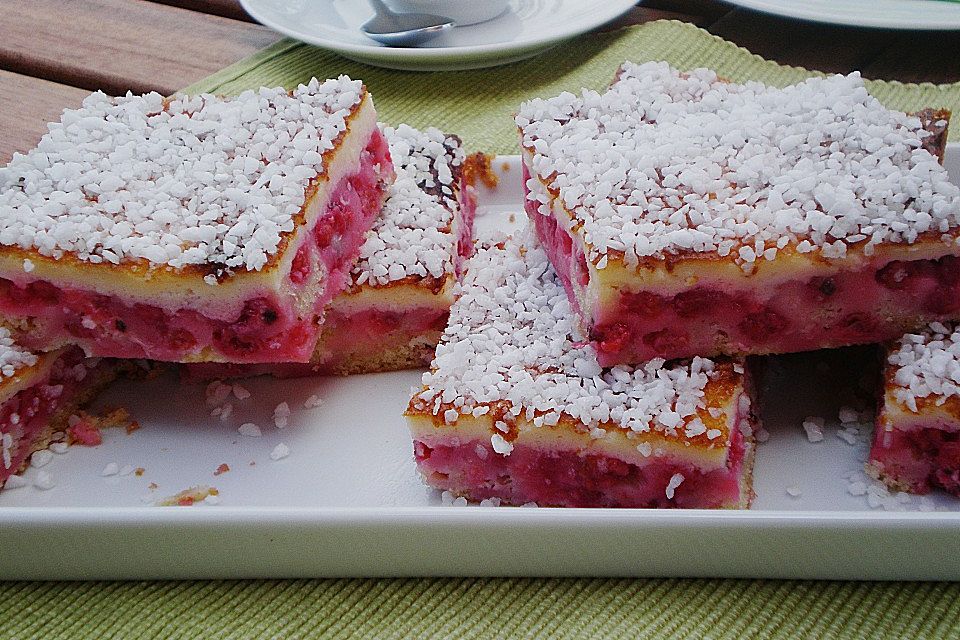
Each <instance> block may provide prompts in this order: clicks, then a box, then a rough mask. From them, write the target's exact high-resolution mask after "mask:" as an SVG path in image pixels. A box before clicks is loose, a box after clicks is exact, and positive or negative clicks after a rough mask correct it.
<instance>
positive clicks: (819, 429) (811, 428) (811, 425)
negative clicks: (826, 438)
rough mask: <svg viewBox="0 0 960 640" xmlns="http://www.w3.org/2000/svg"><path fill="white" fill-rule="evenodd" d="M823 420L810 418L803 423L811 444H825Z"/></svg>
mask: <svg viewBox="0 0 960 640" xmlns="http://www.w3.org/2000/svg"><path fill="white" fill-rule="evenodd" d="M823 424H824V422H823V418H819V417H808V418H805V419H804V421H803V430H804V431H805V432H806V434H807V440H809V441H810V442H823Z"/></svg>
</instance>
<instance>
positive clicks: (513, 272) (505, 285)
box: [412, 232, 732, 452]
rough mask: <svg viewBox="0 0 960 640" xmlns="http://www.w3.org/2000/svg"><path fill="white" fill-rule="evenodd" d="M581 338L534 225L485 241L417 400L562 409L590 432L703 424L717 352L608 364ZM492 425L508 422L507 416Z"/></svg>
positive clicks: (696, 428) (534, 414)
mask: <svg viewBox="0 0 960 640" xmlns="http://www.w3.org/2000/svg"><path fill="white" fill-rule="evenodd" d="M582 342H583V337H582V336H581V335H580V334H579V331H578V329H577V327H576V320H575V314H574V313H573V312H572V311H571V309H570V303H569V300H568V298H567V295H566V293H565V292H564V289H563V286H562V284H561V283H560V281H559V279H558V278H557V276H556V274H555V272H554V271H553V269H552V267H550V265H549V263H548V261H547V257H546V254H545V253H544V251H543V250H542V249H541V248H539V247H538V246H536V245H535V243H534V241H532V240H531V238H530V237H529V235H528V233H527V232H525V234H524V235H523V236H521V237H520V238H519V239H514V240H512V241H510V242H507V243H505V244H504V245H502V246H492V247H482V248H481V249H480V250H479V251H478V252H477V254H475V255H474V257H473V258H471V259H470V261H469V262H468V265H467V270H466V274H465V275H464V280H463V283H462V284H461V286H460V296H459V298H458V300H457V302H456V303H454V306H453V308H452V310H451V314H450V321H449V324H448V326H447V329H446V331H445V332H444V336H443V339H442V341H441V343H440V345H439V346H438V348H437V351H436V357H435V359H434V361H433V364H432V369H431V371H430V372H428V373H426V374H424V376H423V384H424V388H423V389H422V390H421V391H420V392H418V393H417V395H415V396H414V399H413V401H412V406H413V408H414V409H416V410H422V411H430V412H431V413H433V414H434V415H440V414H441V413H443V414H444V418H445V420H446V421H447V422H448V423H449V422H451V420H450V419H449V418H452V417H455V415H454V414H460V415H467V414H472V411H473V410H474V409H475V408H476V407H477V406H481V405H484V406H493V405H497V404H500V405H501V406H506V407H509V409H508V411H509V412H510V413H512V415H514V416H517V415H520V414H524V415H525V417H526V418H527V419H528V420H531V421H534V420H535V419H542V422H544V423H545V422H546V420H547V417H548V415H550V416H553V417H556V418H559V416H560V415H561V414H565V415H567V416H570V417H572V418H573V419H575V420H577V421H579V422H580V423H581V424H583V425H584V426H585V427H586V428H587V430H588V431H589V430H590V429H592V428H594V427H597V426H601V423H604V424H603V427H604V428H609V427H608V425H614V426H619V427H620V428H622V429H626V430H628V431H632V432H639V433H642V432H647V431H651V430H655V431H659V432H661V433H665V434H671V435H672V436H674V437H683V435H682V434H683V431H682V429H684V428H685V427H686V426H687V425H688V424H689V425H691V428H692V429H693V432H697V433H703V431H704V429H702V423H701V424H699V425H697V424H694V419H695V418H696V414H697V412H698V411H699V410H700V409H704V410H705V405H704V389H705V387H706V385H707V383H708V381H709V380H710V379H711V378H713V377H715V375H716V374H717V366H716V365H715V364H714V363H713V362H712V361H710V360H707V359H704V358H693V359H692V361H690V362H689V363H688V364H683V365H677V366H673V367H670V368H664V366H663V365H664V361H663V360H662V359H656V360H653V361H651V362H648V363H646V364H644V365H640V366H625V365H621V366H617V367H613V368H611V369H607V370H605V369H602V368H601V367H600V366H599V364H597V360H596V355H595V352H594V351H593V348H592V347H591V346H589V345H587V346H581V345H582ZM731 374H732V372H731ZM451 411H452V412H453V413H452V414H451V413H449V412H451ZM448 414H449V415H448ZM551 419H552V418H551ZM494 427H495V428H496V429H497V430H499V431H502V432H506V431H508V426H507V424H506V423H505V422H504V421H503V420H496V421H495V422H494ZM501 439H502V436H501ZM504 443H506V441H505V440H503V442H502V443H500V442H499V440H497V439H496V434H495V435H494V440H493V442H492V444H494V448H495V450H496V448H497V447H498V446H499V447H500V450H505V449H506V447H505V446H504ZM498 452H500V451H499V450H498Z"/></svg>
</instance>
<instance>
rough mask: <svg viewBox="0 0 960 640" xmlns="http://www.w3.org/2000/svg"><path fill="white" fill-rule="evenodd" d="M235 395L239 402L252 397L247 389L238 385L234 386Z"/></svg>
mask: <svg viewBox="0 0 960 640" xmlns="http://www.w3.org/2000/svg"><path fill="white" fill-rule="evenodd" d="M233 395H234V397H236V399H237V400H246V399H247V398H249V397H250V392H249V391H247V388H246V387H241V386H240V385H238V384H235V385H233Z"/></svg>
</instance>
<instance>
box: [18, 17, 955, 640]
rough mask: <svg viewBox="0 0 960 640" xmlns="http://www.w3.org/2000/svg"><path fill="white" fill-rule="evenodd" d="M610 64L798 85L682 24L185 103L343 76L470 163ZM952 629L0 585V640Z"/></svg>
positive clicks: (588, 608) (913, 101) (501, 600)
mask: <svg viewBox="0 0 960 640" xmlns="http://www.w3.org/2000/svg"><path fill="white" fill-rule="evenodd" d="M625 59H630V60H634V61H644V60H654V59H659V60H666V61H668V62H670V63H672V64H674V65H676V66H678V67H680V68H691V67H696V66H709V67H712V68H714V69H716V70H717V71H718V72H719V73H721V74H722V75H724V76H725V77H728V78H731V79H733V80H745V79H755V80H762V81H764V82H768V83H771V84H777V85H783V84H789V83H791V82H795V81H797V80H799V79H802V78H804V77H807V76H809V75H811V73H812V72H809V71H806V70H804V69H798V68H791V67H783V66H780V65H777V64H775V63H772V62H769V61H765V60H763V59H761V58H758V57H756V56H754V55H752V54H750V53H749V52H747V51H746V50H744V49H741V48H739V47H737V46H736V45H734V44H731V43H729V42H725V41H723V40H720V39H719V38H716V37H714V36H712V35H710V34H708V33H707V32H705V31H702V30H700V29H697V28H696V27H693V26H691V25H688V24H684V23H679V22H667V21H662V22H653V23H648V24H645V25H641V26H638V27H632V28H629V29H625V30H622V31H618V32H614V33H609V34H602V35H590V36H586V37H583V38H580V39H577V40H574V41H573V42H570V43H567V44H564V45H563V46H561V47H558V48H557V49H554V50H552V51H550V52H548V53H546V54H544V55H542V56H540V57H538V58H534V59H532V60H529V61H525V62H520V63H515V64H512V65H508V66H505V67H499V68H494V69H487V70H480V71H470V72H451V73H436V74H421V73H405V72H396V71H385V70H382V69H375V68H372V67H368V66H365V65H362V64H359V63H355V62H351V61H348V60H345V59H343V58H340V57H338V56H336V55H333V54H330V53H327V52H324V51H321V50H318V49H315V48H312V47H309V46H306V45H303V44H299V43H296V42H293V41H288V40H284V41H281V42H279V43H278V44H276V45H274V46H272V47H270V48H268V49H265V50H263V51H261V52H259V53H257V54H256V55H254V56H252V57H251V58H248V59H247V60H244V61H242V62H239V63H237V64H235V65H233V66H231V67H228V68H226V69H224V70H223V71H221V72H219V73H216V74H214V75H213V76H211V77H209V78H206V79H205V80H203V81H201V82H198V83H197V84H194V85H193V86H191V87H188V88H187V89H186V91H188V92H199V91H207V92H216V93H226V94H230V93H236V92H239V91H241V90H243V89H247V88H251V87H257V86H260V85H286V86H291V85H294V84H296V83H298V82H301V81H304V80H307V79H309V78H310V77H311V76H317V77H320V78H324V77H329V76H334V75H338V74H341V73H347V74H350V75H352V76H354V77H357V78H362V79H363V80H364V81H365V82H366V83H367V85H368V87H369V88H370V90H371V92H372V93H373V95H374V98H375V100H376V103H377V107H378V110H379V112H380V115H381V119H382V120H384V121H386V122H389V123H394V124H395V123H399V122H407V123H409V124H411V125H414V126H419V127H424V126H429V125H433V126H438V127H441V128H443V129H445V130H447V131H450V132H455V133H459V134H460V135H462V136H463V138H464V140H465V141H466V143H467V145H468V147H470V148H471V149H476V150H484V151H487V152H494V153H499V154H509V153H516V150H517V147H516V138H515V135H516V134H515V130H514V128H513V123H512V119H511V116H512V113H513V111H514V110H515V109H516V106H517V104H518V103H519V102H520V101H522V100H525V99H527V98H530V97H534V96H549V95H554V94H556V93H558V92H560V91H562V90H573V91H576V90H578V89H579V88H580V87H592V88H596V89H599V88H601V87H603V86H604V85H605V84H607V83H608V82H609V80H610V79H611V77H612V75H613V72H614V70H615V69H616V67H617V65H618V64H619V63H620V62H622V61H623V60H625ZM869 86H870V90H871V91H872V92H873V93H874V95H876V96H877V97H878V98H879V99H880V100H882V101H883V102H884V103H886V104H887V105H889V106H891V107H894V108H897V109H902V110H913V109H917V108H920V107H924V106H937V107H946V108H950V109H953V110H954V111H957V112H960V83H957V84H952V85H941V86H935V85H932V84H922V85H906V84H901V83H898V82H881V81H871V82H870V83H869ZM958 135H960V127H957V128H954V130H953V132H952V137H953V139H957V138H956V136H958ZM958 535H960V532H958ZM0 546H2V545H0ZM865 551H868V552H877V550H865ZM56 552H57V550H51V553H56ZM810 552H811V553H816V552H817V550H816V549H811V550H810ZM0 562H2V553H0ZM958 621H960V586H958V585H953V584H938V583H855V582H851V583H841V582H777V581H761V580H758V581H743V580H591V579H579V580H544V579H536V580H517V579H510V580H506V579H505V580H474V579H422V580H418V579H411V580H297V581H243V582H128V583H121V582H105V583H53V582H52V583H16V582H13V583H2V584H0V639H3V640H6V639H13V638H16V639H17V640H28V639H30V638H44V639H46V638H52V637H65V638H79V639H83V640H86V639H93V638H97V639H99V638H138V639H139V638H184V637H202V638H315V637H316V638H319V637H330V638H343V637H362V638H421V637H434V638H481V637H483V638H490V637H547V638H560V639H566V638H593V637H610V638H686V637H709V638H731V639H735V638H764V639H772V638H788V637H800V638H840V637H855V638H868V637H884V638H921V637H931V638H960V626H958Z"/></svg>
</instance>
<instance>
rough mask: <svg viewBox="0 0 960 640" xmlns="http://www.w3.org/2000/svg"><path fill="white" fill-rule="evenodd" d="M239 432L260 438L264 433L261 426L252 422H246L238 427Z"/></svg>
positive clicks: (249, 436)
mask: <svg viewBox="0 0 960 640" xmlns="http://www.w3.org/2000/svg"><path fill="white" fill-rule="evenodd" d="M237 433H239V434H240V435H242V436H247V437H248V438H259V437H260V436H262V435H263V433H262V432H261V431H260V427H258V426H257V425H255V424H253V423H252V422H244V423H243V424H242V425H240V426H239V427H237Z"/></svg>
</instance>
